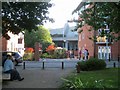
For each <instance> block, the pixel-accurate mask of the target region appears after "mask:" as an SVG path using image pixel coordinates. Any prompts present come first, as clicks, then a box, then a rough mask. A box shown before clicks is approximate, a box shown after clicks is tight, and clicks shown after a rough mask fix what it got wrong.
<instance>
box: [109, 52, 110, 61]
mask: <svg viewBox="0 0 120 90" xmlns="http://www.w3.org/2000/svg"><path fill="white" fill-rule="evenodd" d="M109 62H110V54H109Z"/></svg>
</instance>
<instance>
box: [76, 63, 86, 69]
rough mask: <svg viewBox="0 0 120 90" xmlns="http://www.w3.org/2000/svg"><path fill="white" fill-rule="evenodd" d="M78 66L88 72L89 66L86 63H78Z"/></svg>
mask: <svg viewBox="0 0 120 90" xmlns="http://www.w3.org/2000/svg"><path fill="white" fill-rule="evenodd" d="M77 65H78V66H79V67H80V70H82V71H86V70H87V65H86V62H85V61H82V62H78V63H77Z"/></svg>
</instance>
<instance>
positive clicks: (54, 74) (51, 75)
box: [2, 68, 74, 88]
mask: <svg viewBox="0 0 120 90" xmlns="http://www.w3.org/2000/svg"><path fill="white" fill-rule="evenodd" d="M18 71H19V72H20V74H21V76H23V77H24V78H25V79H24V80H23V81H17V80H14V81H7V83H4V84H3V86H2V87H3V88H58V87H59V86H60V85H61V84H62V82H63V81H62V79H61V78H64V77H66V76H68V75H70V74H71V72H73V71H74V69H73V68H67V69H63V70H62V69H61V68H46V69H44V70H42V69H40V68H28V69H25V70H23V69H19V70H18Z"/></svg>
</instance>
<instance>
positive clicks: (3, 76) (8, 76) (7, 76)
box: [2, 73, 10, 80]
mask: <svg viewBox="0 0 120 90" xmlns="http://www.w3.org/2000/svg"><path fill="white" fill-rule="evenodd" d="M2 80H10V74H9V73H2Z"/></svg>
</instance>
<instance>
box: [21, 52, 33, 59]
mask: <svg viewBox="0 0 120 90" xmlns="http://www.w3.org/2000/svg"><path fill="white" fill-rule="evenodd" d="M23 60H33V53H25V54H24V56H23Z"/></svg>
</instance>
